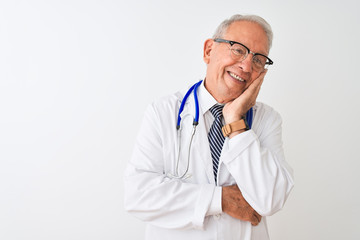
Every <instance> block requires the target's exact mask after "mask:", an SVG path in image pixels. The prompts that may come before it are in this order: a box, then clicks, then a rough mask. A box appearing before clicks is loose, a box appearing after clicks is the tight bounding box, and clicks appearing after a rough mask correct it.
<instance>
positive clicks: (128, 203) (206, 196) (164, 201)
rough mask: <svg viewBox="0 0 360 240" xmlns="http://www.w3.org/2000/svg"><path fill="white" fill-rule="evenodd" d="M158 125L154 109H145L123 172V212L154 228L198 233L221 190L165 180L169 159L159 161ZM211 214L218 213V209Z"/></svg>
mask: <svg viewBox="0 0 360 240" xmlns="http://www.w3.org/2000/svg"><path fill="white" fill-rule="evenodd" d="M161 121H162V120H161V119H160V118H159V113H158V110H157V109H156V107H154V105H151V106H149V108H148V109H147V111H146V113H145V117H144V121H143V123H142V126H141V129H140V132H139V135H138V138H137V142H136V145H135V149H134V152H133V156H132V158H131V160H130V162H129V164H128V166H127V168H126V171H125V177H124V182H125V201H124V204H125V209H126V210H127V211H128V212H129V213H131V214H132V215H134V216H135V217H137V218H139V219H141V220H143V221H146V222H149V223H151V224H153V225H155V226H158V227H162V228H168V229H189V228H195V229H202V228H203V225H204V221H205V219H206V215H207V213H208V212H209V208H210V206H211V205H212V204H213V203H214V201H213V197H218V195H219V190H220V191H221V189H220V188H219V187H215V186H214V185H211V184H193V183H185V182H183V181H182V180H179V179H170V178H168V177H167V176H166V174H165V170H164V169H165V166H164V165H165V164H166V161H170V159H164V157H163V156H164V155H165V154H164V151H169V149H164V148H163V141H164V138H163V136H164V134H165V133H164V132H163V131H164V130H163V129H164V126H163V124H162V123H161ZM164 121H165V120H164ZM167 121H171V119H167ZM174 127H175V126H174ZM216 188H218V189H216ZM220 194H221V193H220ZM220 204H221V203H220ZM213 208H214V206H213ZM215 208H216V207H215ZM212 211H214V209H212ZM215 212H221V206H220V209H218V210H217V211H215Z"/></svg>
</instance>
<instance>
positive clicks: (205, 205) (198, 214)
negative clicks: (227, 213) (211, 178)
mask: <svg viewBox="0 0 360 240" xmlns="http://www.w3.org/2000/svg"><path fill="white" fill-rule="evenodd" d="M215 188H216V187H214V185H211V184H206V185H203V186H202V189H201V191H200V193H199V197H198V200H197V203H196V209H195V213H194V218H193V225H194V228H195V229H203V228H204V221H205V216H206V213H207V212H208V209H209V207H210V205H211V202H212V199H213V195H214V193H215Z"/></svg>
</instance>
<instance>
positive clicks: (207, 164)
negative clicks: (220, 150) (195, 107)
mask: <svg viewBox="0 0 360 240" xmlns="http://www.w3.org/2000/svg"><path fill="white" fill-rule="evenodd" d="M196 131H197V132H196V135H195V141H194V145H195V146H194V149H195V151H196V156H197V157H196V159H197V160H198V161H199V162H200V161H201V163H202V165H203V168H204V170H205V172H206V176H207V180H208V182H209V183H214V184H215V179H214V173H213V166H212V160H211V153H210V146H209V140H208V137H207V131H206V127H205V119H204V117H203V115H202V114H201V115H200V117H199V124H198V126H197V130H196Z"/></svg>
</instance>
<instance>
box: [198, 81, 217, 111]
mask: <svg viewBox="0 0 360 240" xmlns="http://www.w3.org/2000/svg"><path fill="white" fill-rule="evenodd" d="M198 99H199V105H200V108H201V112H202V113H203V114H205V113H206V112H207V111H208V110H209V109H210V108H211V107H212V106H214V105H215V104H217V103H218V102H217V101H216V100H215V98H214V97H213V96H212V95H211V94H210V93H209V91H208V90H207V89H206V88H205V80H204V81H202V83H201V85H200V87H199V89H198ZM218 104H219V103H218Z"/></svg>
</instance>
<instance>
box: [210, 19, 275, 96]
mask: <svg viewBox="0 0 360 240" xmlns="http://www.w3.org/2000/svg"><path fill="white" fill-rule="evenodd" d="M222 38H223V39H226V40H230V41H236V42H240V43H242V44H244V45H245V46H247V47H248V48H249V49H250V50H251V51H252V52H255V53H261V54H264V55H268V52H269V49H268V40H267V36H266V33H265V31H264V30H263V29H262V27H261V26H260V25H258V24H257V23H253V22H247V21H239V22H234V23H232V24H231V25H230V26H229V27H228V29H227V31H226V33H225V34H224V36H222ZM229 47H230V44H229V43H217V42H214V41H213V40H212V39H208V40H207V41H206V42H205V46H204V61H205V63H206V64H207V71H206V80H205V87H206V89H207V90H208V91H209V92H210V93H211V94H212V96H213V97H214V98H215V99H216V100H217V101H218V102H220V103H226V102H229V101H232V100H234V99H235V98H237V97H238V96H240V95H241V93H242V92H243V91H244V90H245V89H246V88H247V87H248V86H249V85H250V84H251V83H252V81H253V80H255V79H256V78H257V77H258V76H259V75H260V73H261V72H257V71H254V70H253V69H252V57H253V55H252V54H248V56H247V57H246V59H244V60H243V61H235V60H234V59H233V58H232V57H231V55H230V48H229ZM239 78H240V79H239Z"/></svg>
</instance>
